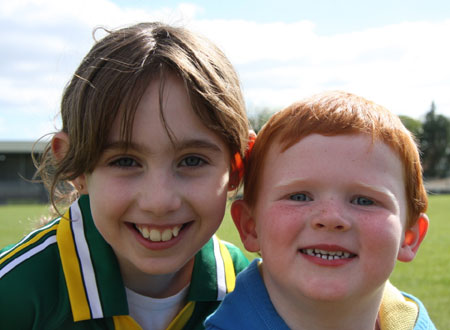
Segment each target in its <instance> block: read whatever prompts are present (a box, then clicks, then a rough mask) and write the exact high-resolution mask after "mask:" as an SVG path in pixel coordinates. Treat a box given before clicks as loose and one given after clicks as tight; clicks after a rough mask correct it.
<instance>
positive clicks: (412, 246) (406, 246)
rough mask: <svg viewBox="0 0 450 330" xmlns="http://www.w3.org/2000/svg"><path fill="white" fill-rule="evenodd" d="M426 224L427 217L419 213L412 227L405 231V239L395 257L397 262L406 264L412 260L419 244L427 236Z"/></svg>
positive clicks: (427, 221)
mask: <svg viewBox="0 0 450 330" xmlns="http://www.w3.org/2000/svg"><path fill="white" fill-rule="evenodd" d="M428 223H429V220H428V217H427V215H426V214H425V213H421V214H420V215H419V219H418V220H417V222H416V223H415V224H414V226H412V227H411V228H409V229H407V230H406V231H405V237H404V240H403V243H402V246H401V247H400V250H399V252H398V256H397V259H398V260H400V261H404V262H408V261H412V260H413V259H414V257H415V256H416V253H417V250H418V249H419V246H420V244H421V243H422V241H423V239H424V238H425V235H426V234H427V230H428Z"/></svg>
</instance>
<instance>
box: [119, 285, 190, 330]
mask: <svg viewBox="0 0 450 330" xmlns="http://www.w3.org/2000/svg"><path fill="white" fill-rule="evenodd" d="M188 288H189V285H188V286H187V287H185V288H184V289H182V290H181V291H180V292H178V293H177V294H176V295H174V296H171V297H167V298H150V297H147V296H143V295H140V294H138V293H136V292H134V291H132V290H130V289H128V288H125V290H126V293H127V299H128V308H129V310H130V315H131V317H133V319H134V320H136V321H137V322H138V323H139V325H140V326H141V327H142V328H143V329H144V330H162V329H166V328H167V326H168V325H169V324H170V322H171V321H172V320H173V319H174V318H175V316H176V315H177V314H178V312H179V311H180V310H181V309H182V308H183V307H184V305H185V298H186V296H187V293H188Z"/></svg>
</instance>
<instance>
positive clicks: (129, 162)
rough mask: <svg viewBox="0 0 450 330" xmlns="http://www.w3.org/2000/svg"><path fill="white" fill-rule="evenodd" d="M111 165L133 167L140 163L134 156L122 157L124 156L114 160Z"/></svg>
mask: <svg viewBox="0 0 450 330" xmlns="http://www.w3.org/2000/svg"><path fill="white" fill-rule="evenodd" d="M111 165H113V166H118V167H133V166H137V165H138V163H137V162H136V161H135V160H134V159H133V158H130V157H122V158H118V159H116V160H114V161H113V162H111Z"/></svg>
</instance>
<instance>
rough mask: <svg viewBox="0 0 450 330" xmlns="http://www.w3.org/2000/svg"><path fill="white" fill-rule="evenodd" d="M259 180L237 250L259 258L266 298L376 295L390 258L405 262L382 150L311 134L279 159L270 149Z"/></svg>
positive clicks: (356, 140)
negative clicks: (241, 248) (245, 235)
mask: <svg viewBox="0 0 450 330" xmlns="http://www.w3.org/2000/svg"><path fill="white" fill-rule="evenodd" d="M260 180H261V185H260V188H261V189H260V190H259V192H258V198H257V202H256V205H255V207H254V208H253V210H248V208H247V212H249V217H250V221H249V223H247V225H249V226H250V227H249V228H251V227H252V221H253V225H254V226H255V227H254V232H255V233H254V237H248V240H247V241H245V240H244V244H245V245H246V247H247V248H250V250H260V251H261V254H262V258H263V260H264V262H263V276H264V281H265V283H266V286H267V287H268V289H269V293H271V292H272V293H273V292H277V293H278V294H280V295H281V296H283V295H287V296H290V297H291V298H294V299H295V300H298V298H299V297H303V298H304V297H308V298H312V299H315V300H339V299H345V298H348V297H359V298H361V297H364V296H366V297H367V296H368V295H372V294H373V293H374V290H381V289H380V288H382V284H383V283H384V282H385V281H386V280H387V278H388V277H389V275H390V274H391V272H392V270H393V268H394V264H395V261H396V259H397V257H400V258H403V259H406V258H407V257H404V256H403V257H402V253H403V247H402V244H403V238H404V225H405V222H406V213H407V210H406V200H405V198H406V197H405V188H404V179H403V168H402V163H401V161H400V159H399V158H398V157H397V155H396V154H395V153H394V152H393V151H392V150H391V149H390V148H389V147H388V146H387V145H385V144H384V143H381V142H375V144H374V145H371V140H370V138H369V137H368V136H365V135H362V134H359V135H340V136H331V137H325V136H322V135H318V134H313V135H310V136H307V137H305V138H304V139H302V140H301V141H300V142H298V143H296V144H295V145H293V146H292V147H290V148H289V149H287V150H286V151H285V152H282V153H281V152H280V148H279V145H278V144H277V143H275V144H274V145H273V146H272V147H271V149H270V150H269V153H268V155H267V158H266V159H265V168H264V171H263V173H262V174H261V177H260ZM239 203H242V202H238V204H239ZM241 206H242V204H241ZM233 207H234V205H233ZM236 209H239V207H237V208H236ZM234 211H235V210H234ZM241 211H242V209H241ZM250 236H251V235H250ZM274 296H276V294H275V295H274ZM271 297H272V298H273V296H272V294H271ZM275 299H276V298H275Z"/></svg>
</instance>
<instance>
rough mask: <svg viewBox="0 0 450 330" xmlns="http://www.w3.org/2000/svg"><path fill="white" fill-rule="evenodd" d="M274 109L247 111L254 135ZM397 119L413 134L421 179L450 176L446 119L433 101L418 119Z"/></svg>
mask: <svg viewBox="0 0 450 330" xmlns="http://www.w3.org/2000/svg"><path fill="white" fill-rule="evenodd" d="M277 110H278V109H273V108H261V109H255V111H252V112H250V115H249V119H250V124H251V126H252V128H253V129H254V130H255V132H256V133H258V131H259V130H260V129H261V127H262V126H263V125H264V124H265V123H266V121H267V120H268V119H269V117H270V116H271V115H272V114H273V113H275V112H276V111H277ZM399 117H400V119H401V121H402V122H403V124H404V125H405V126H406V128H407V129H408V130H410V131H411V133H413V135H414V136H415V138H416V140H417V143H418V145H419V147H420V151H421V158H422V165H423V170H424V173H423V174H424V177H425V178H427V179H431V178H444V177H450V119H449V118H448V117H446V116H444V115H442V114H438V113H437V112H436V105H435V103H434V102H432V103H431V107H430V110H429V111H428V112H427V113H426V115H425V117H424V118H423V119H422V120H419V119H415V118H412V117H409V116H399Z"/></svg>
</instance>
